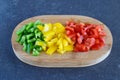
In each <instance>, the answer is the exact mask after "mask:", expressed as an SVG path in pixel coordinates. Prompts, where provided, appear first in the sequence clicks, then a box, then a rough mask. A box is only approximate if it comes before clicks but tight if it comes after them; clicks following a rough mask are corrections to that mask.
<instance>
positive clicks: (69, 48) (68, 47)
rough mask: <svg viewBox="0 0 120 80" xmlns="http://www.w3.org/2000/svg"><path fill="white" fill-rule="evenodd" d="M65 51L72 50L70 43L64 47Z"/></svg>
mask: <svg viewBox="0 0 120 80" xmlns="http://www.w3.org/2000/svg"><path fill="white" fill-rule="evenodd" d="M64 50H65V51H72V50H73V46H72V45H68V46H65V47H64Z"/></svg>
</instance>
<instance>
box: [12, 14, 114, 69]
mask: <svg viewBox="0 0 120 80" xmlns="http://www.w3.org/2000/svg"><path fill="white" fill-rule="evenodd" d="M70 19H73V20H75V21H81V22H87V23H93V24H102V25H103V26H104V30H105V32H106V33H107V36H106V37H105V46H104V47H103V48H101V49H100V50H94V51H89V52H79V53H75V52H67V53H65V54H63V55H61V54H58V53H55V54H53V55H51V56H49V55H47V54H45V53H44V52H42V53H41V55H40V56H37V57H36V56H32V55H30V54H27V53H26V52H24V51H23V50H22V48H23V46H21V45H20V44H19V43H17V42H16V41H15V40H16V38H17V35H16V31H17V30H18V29H19V28H20V27H22V26H23V25H24V24H26V23H29V22H35V21H36V20H40V21H42V22H44V23H55V22H61V23H62V24H65V22H66V21H68V20H70ZM11 42H12V48H13V50H14V53H15V55H16V56H17V57H18V58H19V59H20V60H21V61H23V62H25V63H27V64H30V65H34V66H38V67H86V66H91V65H95V64H97V63H99V62H101V61H103V60H104V59H105V58H106V57H108V55H109V54H110V51H111V48H112V43H113V38H112V35H111V32H110V30H109V29H108V27H107V26H106V25H105V24H103V23H102V22H100V21H98V20H96V19H94V18H91V17H86V16H78V15H43V16H36V17H32V18H29V19H26V20H24V21H23V22H21V23H20V24H18V25H17V26H16V28H15V29H14V31H13V34H12V38H11Z"/></svg>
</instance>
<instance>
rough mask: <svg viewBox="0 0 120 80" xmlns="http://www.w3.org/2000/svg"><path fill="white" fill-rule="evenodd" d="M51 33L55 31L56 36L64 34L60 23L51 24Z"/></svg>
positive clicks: (63, 28)
mask: <svg viewBox="0 0 120 80" xmlns="http://www.w3.org/2000/svg"><path fill="white" fill-rule="evenodd" d="M53 31H55V32H56V34H58V33H63V32H65V27H64V26H63V25H62V24H61V23H55V24H53Z"/></svg>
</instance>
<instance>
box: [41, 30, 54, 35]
mask: <svg viewBox="0 0 120 80" xmlns="http://www.w3.org/2000/svg"><path fill="white" fill-rule="evenodd" d="M43 34H44V36H54V35H55V32H53V31H48V32H45V33H43Z"/></svg>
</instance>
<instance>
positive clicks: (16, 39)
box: [16, 34, 22, 42]
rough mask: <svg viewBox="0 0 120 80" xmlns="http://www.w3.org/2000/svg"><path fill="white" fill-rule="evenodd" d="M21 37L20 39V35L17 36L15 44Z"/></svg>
mask: <svg viewBox="0 0 120 80" xmlns="http://www.w3.org/2000/svg"><path fill="white" fill-rule="evenodd" d="M21 37H22V34H20V35H18V37H17V39H16V42H19V41H20V39H21Z"/></svg>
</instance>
